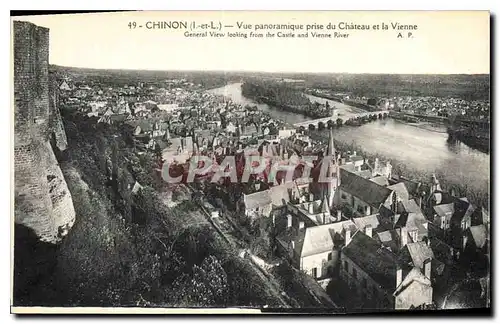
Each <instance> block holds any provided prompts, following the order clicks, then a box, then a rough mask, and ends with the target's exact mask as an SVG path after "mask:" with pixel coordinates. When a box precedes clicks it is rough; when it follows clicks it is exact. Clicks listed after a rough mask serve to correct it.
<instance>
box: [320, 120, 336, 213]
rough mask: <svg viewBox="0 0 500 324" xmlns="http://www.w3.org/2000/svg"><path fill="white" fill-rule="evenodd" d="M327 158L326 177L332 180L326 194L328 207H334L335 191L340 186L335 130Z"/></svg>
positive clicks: (329, 141)
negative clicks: (334, 137)
mask: <svg viewBox="0 0 500 324" xmlns="http://www.w3.org/2000/svg"><path fill="white" fill-rule="evenodd" d="M325 157H328V160H327V162H328V169H327V173H326V176H327V177H328V178H330V179H331V180H330V181H329V182H328V184H327V187H326V193H325V194H326V198H327V199H328V206H329V207H332V206H333V198H334V196H335V190H336V189H337V187H338V186H339V185H340V169H339V163H338V159H337V152H336V151H335V145H334V143H333V129H330V136H329V139H328V147H327V150H326V153H325ZM325 157H324V158H325Z"/></svg>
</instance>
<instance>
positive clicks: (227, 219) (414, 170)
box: [12, 18, 491, 314]
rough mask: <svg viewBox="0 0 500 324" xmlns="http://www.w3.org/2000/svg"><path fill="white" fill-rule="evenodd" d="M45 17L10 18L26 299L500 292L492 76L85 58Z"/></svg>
mask: <svg viewBox="0 0 500 324" xmlns="http://www.w3.org/2000/svg"><path fill="white" fill-rule="evenodd" d="M75 19H76V18H75ZM214 19H215V18H214ZM179 21H182V20H179ZM207 21H208V19H207ZM163 23H164V22H160V23H154V24H153V25H154V26H153V27H155V26H156V27H155V28H157V27H160V29H162V28H163V29H165V28H169V26H167V25H168V24H166V23H165V24H163ZM134 24H135V23H134ZM341 24H343V23H341ZM163 25H165V26H163ZM238 25H240V24H239V23H238ZM345 25H346V26H347V25H348V24H345ZM351 25H352V24H351ZM294 26H296V27H294ZM299 26H302V25H300V24H299V25H290V24H281V25H280V24H277V25H274V24H264V25H257V26H256V27H258V28H255V30H264V29H273V30H276V29H282V30H285V29H287V30H289V29H294V28H296V29H300V28H299ZM314 26H316V25H314ZM318 26H319V25H318ZM139 27H140V26H139ZM170 27H172V28H174V27H183V24H182V23H181V24H178V26H177V25H176V24H175V23H172V26H170ZM184 27H185V26H184ZM247 27H248V26H247ZM365 27H367V28H368V27H369V25H352V26H351V27H349V28H347V29H353V28H354V29H366V28H365ZM55 28H56V29H57V27H55ZM130 28H132V27H130ZM244 28H246V27H245V26H244ZM309 28H313V26H312V25H311V26H310V27H309ZM314 28H316V27H314ZM341 29H342V28H341ZM238 33H239V32H238ZM49 34H50V29H49V28H46V27H42V26H38V25H36V24H34V23H31V22H26V21H14V22H13V42H12V44H13V45H12V46H13V52H14V55H13V59H14V63H15V64H14V69H13V75H14V80H13V88H14V91H13V100H12V101H13V103H14V122H15V124H14V134H13V137H14V141H13V146H14V148H13V152H14V154H13V156H14V164H13V169H14V172H13V173H14V174H15V177H14V183H13V190H12V196H13V197H14V199H13V200H14V205H13V226H12V227H13V234H14V235H13V236H14V237H13V241H14V250H13V263H14V266H13V268H14V271H13V272H12V274H13V289H12V290H13V296H12V304H13V306H15V307H34V306H36V307H101V308H105V307H113V308H116V307H122V308H127V309H134V310H138V309H146V308H149V310H152V309H162V310H164V309H165V308H169V309H176V308H178V309H186V308H190V309H193V310H194V309H195V308H210V309H213V308H226V309H232V308H237V307H240V308H245V309H255V310H257V311H262V312H286V311H290V312H291V311H293V312H323V313H329V314H345V313H347V314H351V313H375V312H396V311H401V310H403V311H411V312H412V313H413V312H422V313H429V312H431V313H432V312H439V311H447V310H457V309H475V310H479V311H481V310H483V311H488V310H489V309H490V308H491V305H490V300H491V283H490V276H491V271H490V269H491V261H490V258H491V225H490V224H491V220H490V191H489V189H490V174H489V171H490V164H489V163H490V162H489V159H490V156H489V151H488V150H484V151H483V150H481V149H483V148H485V146H488V147H489V133H490V100H489V97H488V96H489V75H481V74H477V75H461V74H460V75H459V74H457V75H410V76H408V75H403V74H401V75H400V74H349V73H335V74H334V73H331V74H329V73H270V72H241V71H240V72H230V71H226V70H220V71H218V72H217V71H208V70H203V69H202V71H183V70H182V69H178V70H175V71H173V70H172V71H171V70H166V69H165V70H161V69H160V70H152V69H151V70H141V69H138V70H133V69H128V70H123V69H93V68H77V67H70V66H60V65H56V64H55V63H50V64H49V62H51V61H49V47H50V46H49V39H51V41H50V42H52V41H53V39H55V42H56V45H57V37H54V38H50V37H49ZM239 34H241V33H239ZM239 34H238V35H239ZM243 34H244V33H243ZM243 34H241V35H243ZM56 35H57V34H56ZM130 35H131V36H130V37H133V34H130ZM238 35H236V36H238ZM241 35H240V36H241ZM244 35H246V34H244ZM190 36H196V35H194V34H190ZM202 36H203V35H202ZM240 36H238V37H240ZM255 41H258V40H257V39H255ZM317 42H320V40H319V39H317V40H316V41H315V42H313V43H314V44H316V43H317ZM174 43H175V42H173V43H171V44H169V46H180V45H182V44H180V43H179V44H177V43H175V44H174ZM313 43H312V44H313ZM241 44H242V45H241V46H242V48H243V46H244V45H243V43H241ZM54 46H55V45H54ZM311 46H315V45H311ZM172 48H173V47H172ZM70 49H71V48H69V47H68V50H70ZM224 50H226V49H224ZM146 51H147V50H146ZM146 51H145V53H146ZM172 51H173V52H174V53H181V52H180V51H178V52H175V51H174V50H172ZM244 52H245V51H241V55H243V53H244ZM99 55H100V54H99ZM124 57H125V56H124ZM282 57H283V56H280V60H281V58H282ZM141 59H142V60H144V59H143V58H141ZM178 59H180V56H179V57H178ZM213 59H214V60H217V59H219V57H218V56H217V55H214V56H213ZM254 59H255V58H254ZM318 59H319V58H318ZM236 60H237V61H238V62H240V63H241V62H245V60H243V58H240V57H239V56H238V57H237V59H236ZM167 61H168V60H167ZM332 61H335V60H334V59H333V58H332ZM190 63H195V62H192V61H190ZM278 63H279V62H278ZM175 64H177V61H176V62H175ZM204 64H205V63H204ZM79 66H80V65H79ZM176 67H177V65H176ZM127 68H128V67H127ZM471 84H473V85H474V87H471V86H470V85H471ZM485 144H487V145H485ZM479 148H481V149H479Z"/></svg>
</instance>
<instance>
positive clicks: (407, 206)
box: [398, 199, 422, 214]
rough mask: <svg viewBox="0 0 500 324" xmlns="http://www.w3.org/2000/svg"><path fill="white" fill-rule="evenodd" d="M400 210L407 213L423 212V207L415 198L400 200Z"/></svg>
mask: <svg viewBox="0 0 500 324" xmlns="http://www.w3.org/2000/svg"><path fill="white" fill-rule="evenodd" d="M398 210H401V211H402V212H407V213H420V214H421V213H422V209H420V207H419V206H418V205H417V203H416V202H415V200H413V199H411V200H401V201H399V202H398Z"/></svg>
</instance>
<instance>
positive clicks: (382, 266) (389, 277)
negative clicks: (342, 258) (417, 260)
mask: <svg viewBox="0 0 500 324" xmlns="http://www.w3.org/2000/svg"><path fill="white" fill-rule="evenodd" d="M342 253H343V254H344V255H346V256H347V257H348V258H350V259H351V260H352V261H353V262H354V263H356V264H357V265H358V266H359V267H360V268H361V269H363V270H364V271H365V272H366V273H367V274H368V275H369V276H370V277H371V278H372V279H373V280H375V281H376V282H377V283H378V284H379V285H381V286H382V287H383V288H385V289H386V290H389V291H391V292H393V291H394V289H396V269H397V257H396V255H395V254H394V253H392V252H390V251H389V250H387V249H386V248H384V247H382V245H381V244H380V243H378V242H377V241H376V240H375V239H373V238H371V237H369V236H367V235H366V234H365V233H363V232H362V231H358V232H356V234H354V236H353V237H352V239H351V242H350V243H349V244H348V245H347V246H346V247H344V248H343V249H342Z"/></svg>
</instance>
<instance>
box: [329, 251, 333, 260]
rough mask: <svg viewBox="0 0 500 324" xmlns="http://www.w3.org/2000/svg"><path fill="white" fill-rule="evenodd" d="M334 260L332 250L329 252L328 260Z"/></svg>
mask: <svg viewBox="0 0 500 324" xmlns="http://www.w3.org/2000/svg"><path fill="white" fill-rule="evenodd" d="M331 260H332V252H330V253H328V261H331Z"/></svg>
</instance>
